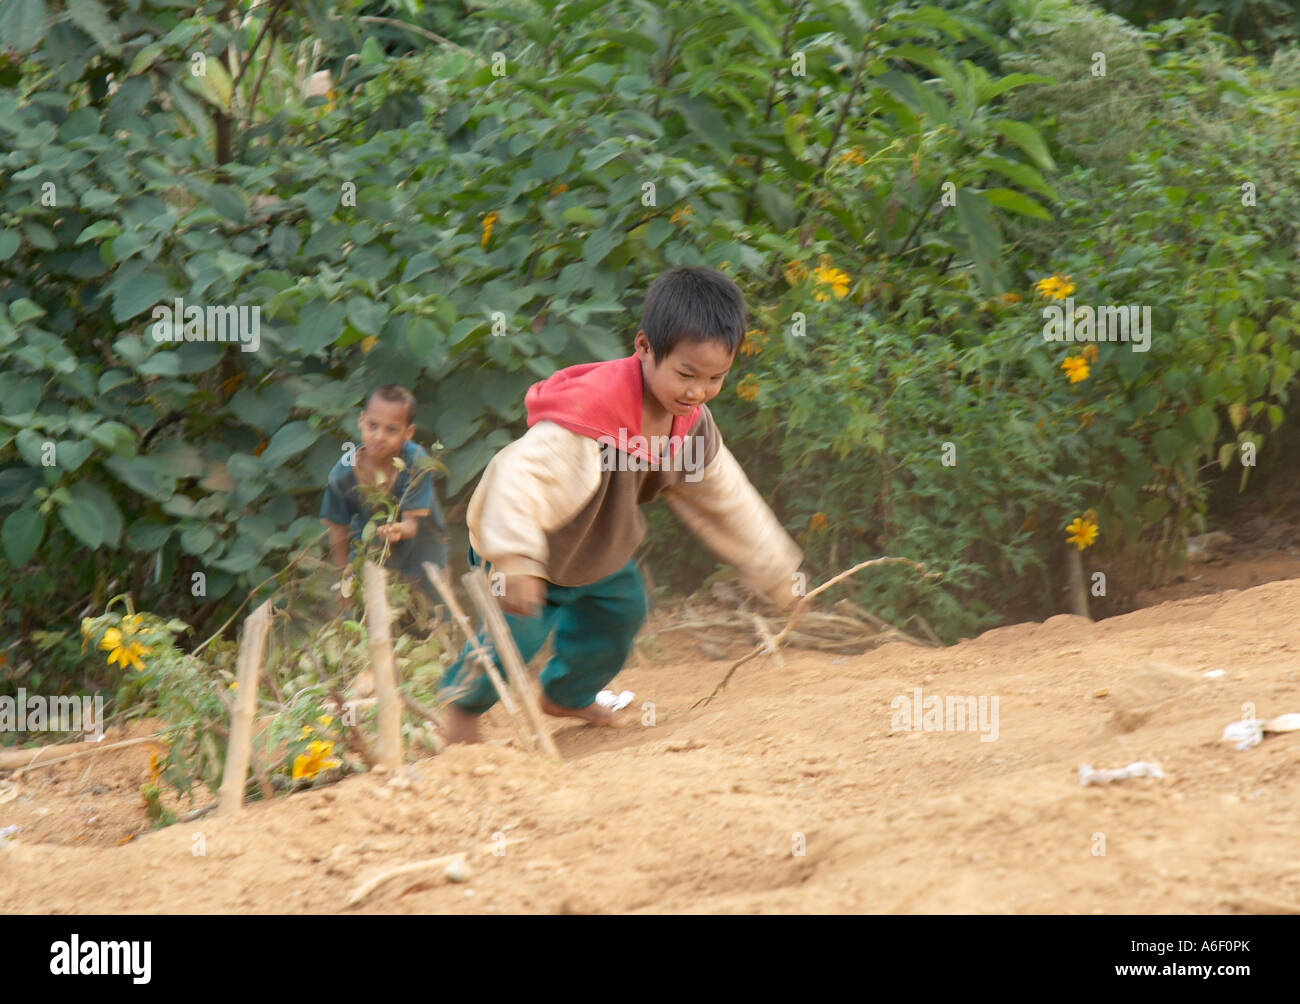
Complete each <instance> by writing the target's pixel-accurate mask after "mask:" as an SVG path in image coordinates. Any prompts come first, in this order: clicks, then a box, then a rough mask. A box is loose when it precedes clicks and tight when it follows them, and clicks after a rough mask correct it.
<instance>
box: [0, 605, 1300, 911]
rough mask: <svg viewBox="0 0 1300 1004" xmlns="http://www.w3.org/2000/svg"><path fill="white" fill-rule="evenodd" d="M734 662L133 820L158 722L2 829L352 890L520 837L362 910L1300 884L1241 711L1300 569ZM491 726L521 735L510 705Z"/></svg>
mask: <svg viewBox="0 0 1300 1004" xmlns="http://www.w3.org/2000/svg"><path fill="white" fill-rule="evenodd" d="M727 665H728V663H726V662H713V663H709V662H692V661H689V660H683V661H674V662H673V663H671V664H668V663H664V664H649V663H644V662H643V663H642V664H641V665H640V666H638V667H635V668H630V669H628V670H625V672H624V673H623V674H622V675H621V676H620V678H619V679H618V680H617V681H616V683H615V686H616V687H618V688H627V689H631V690H634V691H636V694H637V699H636V702H635V703H634V705H633V707H632V708H631V709H629V710H628V711H627V712H625V713H624V714H625V717H626V718H627V720H628V722H629V724H627V725H626V726H625V727H624V728H622V729H619V730H594V729H590V728H587V727H585V726H579V725H576V724H575V725H569V724H565V723H561V722H555V723H554V730H555V735H556V741H557V743H558V745H559V747H560V749H561V751H562V752H563V754H564V756H565V758H566V760H565V762H564V763H562V764H551V763H546V762H543V761H541V760H539V759H537V758H535V757H533V756H530V755H527V754H525V753H522V752H520V751H518V750H516V749H514V748H513V747H512V746H507V745H499V744H498V745H485V746H480V747H473V748H470V747H456V748H453V749H452V750H450V751H448V752H447V753H445V754H444V755H442V756H440V757H437V758H433V759H426V760H423V761H420V762H419V763H416V764H413V765H411V766H409V767H408V768H406V770H405V771H404V775H405V776H404V777H402V779H401V780H398V781H397V782H396V783H386V779H385V778H382V777H379V776H375V775H368V776H364V777H354V778H350V779H348V780H345V781H344V782H342V783H340V784H338V785H334V786H331V787H328V788H323V789H319V790H313V791H310V792H306V793H303V794H301V795H295V796H293V797H291V798H287V799H283V798H282V799H277V800H275V801H273V802H271V803H266V804H256V805H252V806H250V807H249V808H248V809H247V810H246V811H245V812H243V813H242V814H241V815H240V816H239V817H237V818H234V819H214V818H210V817H209V818H205V819H201V820H198V821H196V822H194V823H188V824H179V825H176V826H172V827H169V828H167V829H165V830H162V831H158V832H153V833H147V834H145V835H143V836H140V837H138V838H137V839H134V840H132V841H131V842H129V843H127V844H125V845H123V846H115V844H116V841H117V840H118V839H121V834H122V833H124V832H130V830H129V829H128V827H130V828H138V827H139V822H140V819H141V818H142V812H141V810H140V808H139V804H138V801H139V799H138V794H136V789H137V788H138V785H139V783H140V782H141V781H142V780H144V779H145V778H146V777H147V774H148V747H133V748H130V749H126V750H122V751H121V752H115V753H110V754H105V755H103V756H100V757H96V758H94V759H93V761H90V762H89V763H87V762H86V761H82V762H73V763H72V764H66V765H61V766H59V767H55V768H50V769H48V770H45V771H38V772H32V773H31V774H30V775H28V776H27V777H25V778H23V779H22V781H21V782H20V784H19V787H18V790H19V791H20V794H19V795H18V796H17V797H15V798H11V799H10V800H9V801H8V802H7V803H6V804H0V828H3V827H4V826H5V825H7V824H10V823H18V824H20V825H23V826H24V829H23V830H22V831H20V833H19V834H18V837H17V839H16V840H13V841H8V842H6V846H4V847H3V849H0V902H3V904H4V909H5V911H6V912H13V913H18V912H57V913H100V912H106V913H118V912H144V913H153V912H164V913H165V912H268V913H269V912H285V911H288V912H334V911H339V910H341V909H343V904H344V901H345V899H346V898H347V896H348V893H349V892H350V891H351V890H352V889H354V888H355V887H356V886H357V885H358V884H359V883H360V882H362V881H364V880H365V879H367V878H369V877H370V876H372V875H374V874H376V873H378V872H379V871H381V870H383V869H385V868H389V867H392V866H396V865H400V864H404V863H406V862H411V861H417V860H420V859H422V858H428V857H432V856H436V855H442V854H447V853H449V852H453V851H459V850H462V849H466V848H470V847H475V846H482V845H485V844H489V843H490V842H492V841H493V840H494V839H496V840H497V841H498V843H497V847H498V849H500V840H501V839H502V838H504V839H505V840H506V841H508V843H507V844H506V845H505V848H504V853H503V854H501V855H500V856H493V855H491V854H486V853H483V854H480V855H478V856H477V857H476V858H474V859H472V860H471V862H470V868H471V872H472V877H471V878H470V880H469V881H468V882H466V883H464V884H454V883H451V882H448V881H447V880H446V879H444V878H443V876H442V874H441V872H440V871H438V872H434V873H432V874H431V875H430V876H429V877H427V878H426V879H424V880H422V881H420V880H406V881H402V880H397V881H394V882H392V883H391V884H389V885H386V886H384V887H382V888H381V889H379V890H378V891H377V892H375V893H374V894H373V895H372V896H371V897H370V898H368V899H367V900H366V901H365V902H364V903H363V904H362V905H361V906H360V907H359V909H361V910H369V911H381V912H397V913H426V912H434V913H442V912H474V913H478V912H487V913H497V912H517V911H535V912H550V911H581V912H588V911H601V912H629V911H632V912H635V911H645V912H843V911H854V912H873V913H874V912H880V913H930V912H962V913H967V912H988V913H1003V912H1017V913H1041V912H1047V913H1090V912H1092V913H1118V912H1138V913H1156V912H1175V913H1184V912H1197V913H1199V912H1251V913H1256V912H1280V911H1289V912H1300V860H1298V859H1297V856H1296V852H1295V848H1296V839H1297V829H1296V817H1295V811H1294V807H1295V805H1296V803H1297V799H1298V796H1300V733H1289V734H1283V735H1278V736H1274V737H1271V738H1268V739H1266V740H1265V741H1264V742H1263V743H1262V744H1261V745H1260V746H1257V747H1255V748H1254V749H1251V750H1248V751H1245V752H1238V751H1237V750H1236V749H1234V748H1233V745H1232V744H1231V743H1228V742H1223V741H1220V739H1219V736H1220V734H1221V732H1222V730H1223V727H1224V725H1225V724H1227V723H1228V722H1230V721H1232V720H1234V719H1237V718H1240V717H1241V716H1242V706H1243V704H1244V703H1245V702H1253V704H1254V705H1255V709H1256V712H1257V714H1258V715H1259V716H1260V717H1272V716H1274V715H1278V714H1282V713H1285V712H1298V711H1300V683H1298V682H1297V678H1298V674H1300V580H1288V581H1281V582H1273V583H1268V584H1265V585H1261V586H1258V587H1256V588H1252V589H1249V590H1246V591H1244V592H1236V591H1230V592H1225V593H1220V594H1217V595H1210V596H1202V597H1195V598H1189V599H1183V600H1179V601H1177V602H1172V603H1165V604H1162V605H1160V606H1156V607H1152V608H1149V609H1144V610H1140V611H1137V612H1135V613H1132V614H1128V615H1126V616H1122V617H1117V618H1113V619H1109V620H1106V621H1102V622H1099V623H1097V624H1092V623H1089V622H1087V621H1085V620H1082V619H1080V618H1076V617H1071V616H1060V617H1054V618H1052V619H1051V620H1049V621H1047V622H1045V623H1043V624H1021V625H1016V626H1013V627H1005V628H999V629H997V630H994V631H990V632H988V633H987V634H984V635H982V636H981V637H979V638H977V639H974V640H972V641H968V642H964V643H962V644H960V645H957V646H954V647H952V648H949V649H946V650H940V651H931V650H923V649H919V648H915V647H910V646H907V645H904V644H893V645H889V646H886V647H884V648H881V649H879V650H877V651H875V652H872V653H870V654H867V655H865V656H858V657H852V658H847V659H845V658H843V657H832V656H829V655H826V654H822V653H812V652H794V653H791V654H790V655H789V656H788V657H787V663H786V666H785V668H784V669H777V668H775V667H773V666H771V665H767V664H763V663H761V662H755V663H751V664H748V665H746V666H745V667H743V668H742V669H741V670H740V671H738V673H737V676H736V678H735V680H734V681H733V683H732V685H731V686H730V687H729V688H728V690H727V691H726V692H724V693H723V694H722V695H721V696H720V697H719V698H718V699H716V700H715V701H714V702H713V703H712V704H711V705H709V706H707V707H704V708H701V709H699V710H695V711H692V710H690V705H691V704H692V703H693V702H694V701H695V700H696V699H697V698H699V697H701V696H702V695H704V694H707V693H708V692H709V690H711V689H712V687H713V684H714V683H715V682H716V681H717V680H718V679H719V678H720V677H721V675H722V674H723V672H724V671H725V669H726V667H727ZM1213 669H1223V670H1224V671H1225V672H1224V674H1223V675H1222V676H1221V677H1218V678H1210V679H1207V678H1205V677H1204V676H1203V673H1204V672H1205V671H1207V670H1213ZM917 687H920V688H921V689H922V696H923V697H925V696H939V697H947V696H961V697H965V696H970V697H975V698H979V697H981V696H982V697H985V698H989V699H991V698H997V709H998V714H997V733H996V739H995V740H993V741H982V740H981V734H980V732H979V731H972V730H969V729H968V730H965V731H955V730H954V731H924V730H921V731H902V730H891V719H892V718H893V716H894V713H895V712H894V709H893V708H892V707H891V702H892V701H893V700H894V698H896V697H903V698H905V699H906V702H907V703H908V704H911V702H912V700H913V690H914V688H917ZM1102 691H1105V692H1106V693H1105V694H1104V696H1097V695H1098V694H1099V693H1100V692H1102ZM643 701H652V702H654V705H655V712H656V724H655V725H654V726H653V727H645V726H643V725H642V724H641V723H640V720H639V719H640V717H641V713H642V712H641V710H640V709H641V708H642V702H643ZM986 709H988V710H989V711H991V709H992V704H991V702H990V703H989V704H986ZM919 724H920V723H919ZM954 724H956V723H955V722H954ZM986 724H991V722H987V721H986ZM485 731H486V733H487V734H488V736H489V737H495V738H496V739H497V740H503V739H504V738H505V736H506V735H507V733H506V731H505V729H504V728H502V726H501V723H500V721H497V722H496V723H495V724H492V725H490V726H489V727H488V728H487V729H486V730H485ZM986 732H987V733H988V734H989V735H991V734H992V730H991V729H987V730H986ZM1135 760H1156V761H1158V762H1159V763H1160V764H1161V765H1162V766H1163V768H1164V770H1165V772H1166V775H1167V776H1166V778H1165V780H1163V781H1161V780H1152V779H1135V780H1127V781H1119V782H1115V783H1113V784H1109V785H1104V786H1095V787H1093V786H1090V787H1080V786H1079V783H1078V777H1077V773H1076V772H1077V769H1078V767H1079V765H1080V764H1081V763H1085V762H1086V763H1090V764H1091V765H1093V766H1094V767H1098V768H1107V767H1121V766H1124V765H1127V764H1128V763H1130V762H1132V761H1135ZM56 780H57V781H58V783H55V782H56ZM10 790H11V791H12V790H13V789H10ZM42 809H44V810H45V811H44V812H42V811H41V810H42ZM92 813H93V814H94V815H95V816H96V817H98V818H97V819H96V821H95V823H94V824H93V825H90V826H89V827H88V826H87V825H86V820H87V819H88V818H90V814H92ZM74 840H76V841H83V842H81V843H73V842H71V841H74ZM52 841H64V842H63V843H55V842H52ZM800 841H802V844H803V847H804V849H805V853H803V854H796V853H794V851H795V850H797V849H798V847H799V843H800ZM200 842H201V844H202V850H203V851H204V853H203V854H201V855H198V854H195V853H194V851H195V850H197V849H199V847H200ZM1101 850H1104V854H1100V853H1097V852H1098V851H1101Z"/></svg>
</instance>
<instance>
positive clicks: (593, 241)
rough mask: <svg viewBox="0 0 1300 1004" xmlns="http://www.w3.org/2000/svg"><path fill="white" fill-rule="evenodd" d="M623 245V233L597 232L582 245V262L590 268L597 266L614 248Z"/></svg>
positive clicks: (617, 231) (619, 230) (619, 231)
mask: <svg viewBox="0 0 1300 1004" xmlns="http://www.w3.org/2000/svg"><path fill="white" fill-rule="evenodd" d="M621 243H623V231H622V230H621V229H618V230H597V231H596V232H595V233H594V234H592V235H591V236H590V237H588V238H587V240H586V241H585V242H584V243H583V245H582V260H583V262H584V263H585V264H586V265H587V266H588V267H590V268H594V267H595V266H597V265H599V264H600V263H601V262H602V261H604V260H605V258H606V257H607V256H608V255H609V253H610V252H611V251H613V250H614V248H616V247H618V246H619V245H620V244H621Z"/></svg>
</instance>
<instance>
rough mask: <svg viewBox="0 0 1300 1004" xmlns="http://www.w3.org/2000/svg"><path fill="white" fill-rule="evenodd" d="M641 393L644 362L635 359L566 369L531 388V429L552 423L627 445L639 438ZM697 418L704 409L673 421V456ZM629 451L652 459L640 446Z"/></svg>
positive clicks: (527, 396) (528, 403) (527, 399)
mask: <svg viewBox="0 0 1300 1004" xmlns="http://www.w3.org/2000/svg"><path fill="white" fill-rule="evenodd" d="M642 393H643V386H642V377H641V360H640V359H638V358H637V356H636V353H633V354H632V355H630V356H625V357H624V358H622V359H612V360H609V361H608V362H599V363H580V364H579V365H577V366H567V367H565V368H564V369H562V370H556V371H555V372H554V373H552V374H551V375H550V376H549V377H547V378H546V379H545V380H542V381H539V382H538V383H535V384H533V385H532V386H531V387H529V388H528V393H527V394H525V395H524V407H526V408H527V409H528V427H529V428H530V429H531V428H532V427H533V426H534V425H536V424H537V423H538V422H554V423H555V424H556V425H560V426H563V427H564V428H566V429H568V430H569V431H570V432H576V433H578V434H579V435H581V436H587V437H588V438H590V439H602V438H603V437H606V436H608V437H610V438H611V439H612V440H614V442H615V443H619V444H622V443H626V442H627V441H628V440H630V439H631V438H632V437H633V436H639V435H641V402H642ZM699 415H700V409H699V408H698V407H695V408H692V409H691V410H690V411H689V412H688V413H687V414H685V415H674V416H673V425H672V433H671V435H672V436H673V438H672V439H671V440H670V441H669V453H670V455H671V454H672V453H675V452H676V451H677V449H678V447H679V445H680V443H681V441H682V439H683V438H684V437H685V436H686V433H687V430H689V429H690V427H691V426H692V425H694V424H695V420H696V419H697V418H698V417H699ZM620 430H621V431H622V436H620V435H619V433H620ZM630 445H631V447H632V448H631V449H630V450H629V452H632V453H634V454H636V455H637V456H639V457H641V458H642V459H643V460H652V459H653V458H652V457H651V455H650V451H649V450H648V449H647V448H643V447H642V446H641V444H640V443H635V444H630Z"/></svg>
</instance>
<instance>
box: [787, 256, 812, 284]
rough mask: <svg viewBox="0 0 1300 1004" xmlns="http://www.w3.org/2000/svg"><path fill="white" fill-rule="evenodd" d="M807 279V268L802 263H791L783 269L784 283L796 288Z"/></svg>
mask: <svg viewBox="0 0 1300 1004" xmlns="http://www.w3.org/2000/svg"><path fill="white" fill-rule="evenodd" d="M806 278H808V268H807V266H805V265H804V264H803V263H802V262H797V261H792V262H790V263H789V264H788V265H786V267H785V281H786V282H788V283H789V284H790V285H791V286H797V285H799V283H801V282H803V281H804V279H806Z"/></svg>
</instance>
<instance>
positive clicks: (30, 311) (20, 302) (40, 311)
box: [9, 297, 45, 324]
mask: <svg viewBox="0 0 1300 1004" xmlns="http://www.w3.org/2000/svg"><path fill="white" fill-rule="evenodd" d="M9 316H10V317H11V318H13V322H14V324H22V323H23V321H30V320H32V319H33V318H37V317H44V316H45V308H44V307H42V306H41V305H40V304H39V303H36V302H34V301H32V300H29V299H27V298H26V297H19V298H18V299H17V300H15V301H14V302H13V303H11V304H9Z"/></svg>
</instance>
